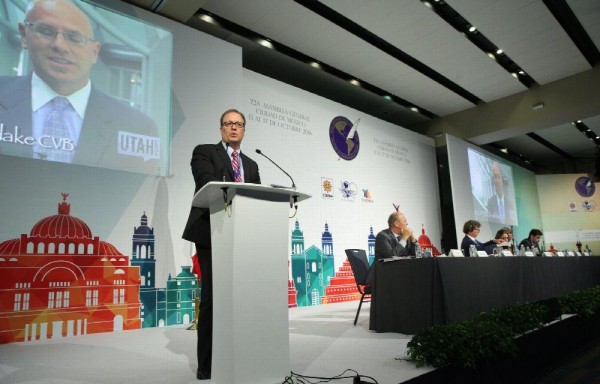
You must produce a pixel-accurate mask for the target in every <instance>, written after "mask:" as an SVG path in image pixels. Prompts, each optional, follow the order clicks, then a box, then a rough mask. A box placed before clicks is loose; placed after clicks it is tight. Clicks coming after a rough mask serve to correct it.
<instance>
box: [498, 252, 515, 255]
mask: <svg viewBox="0 0 600 384" xmlns="http://www.w3.org/2000/svg"><path fill="white" fill-rule="evenodd" d="M500 254H501V255H502V256H513V254H512V252H511V251H502V252H500Z"/></svg>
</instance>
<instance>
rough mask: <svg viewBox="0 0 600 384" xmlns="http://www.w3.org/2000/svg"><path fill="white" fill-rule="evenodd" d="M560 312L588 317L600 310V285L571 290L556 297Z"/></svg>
mask: <svg viewBox="0 0 600 384" xmlns="http://www.w3.org/2000/svg"><path fill="white" fill-rule="evenodd" d="M558 303H559V305H560V310H561V312H562V313H564V314H567V313H574V314H577V315H579V316H581V317H590V316H593V315H594V314H596V313H597V312H599V311H600V285H597V286H595V287H593V288H588V289H582V290H579V291H574V292H571V293H569V294H567V295H564V296H561V297H559V298H558Z"/></svg>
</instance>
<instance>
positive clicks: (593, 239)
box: [536, 174, 600, 255]
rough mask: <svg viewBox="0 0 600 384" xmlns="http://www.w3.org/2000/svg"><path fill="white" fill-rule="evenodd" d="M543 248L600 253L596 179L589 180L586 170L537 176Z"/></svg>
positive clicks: (599, 222) (599, 219) (599, 216)
mask: <svg viewBox="0 0 600 384" xmlns="http://www.w3.org/2000/svg"><path fill="white" fill-rule="evenodd" d="M536 180H537V184H538V190H539V191H540V207H541V209H542V212H543V214H542V222H543V227H544V238H545V240H546V248H548V247H549V245H550V243H552V245H553V246H554V247H555V248H557V249H561V250H562V249H569V250H575V246H576V244H577V242H578V241H579V242H580V243H581V246H582V249H583V250H585V249H586V247H587V248H589V249H591V250H592V252H593V253H594V254H595V255H599V254H600V214H599V213H598V203H599V199H598V196H599V193H600V192H598V183H596V184H595V185H594V184H593V183H589V177H588V175H586V174H567V175H539V176H536Z"/></svg>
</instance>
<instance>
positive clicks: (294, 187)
mask: <svg viewBox="0 0 600 384" xmlns="http://www.w3.org/2000/svg"><path fill="white" fill-rule="evenodd" d="M256 153H258V154H259V155H262V156H264V157H266V158H267V160H269V161H270V162H271V163H273V164H274V165H275V166H276V167H277V168H279V169H281V172H283V173H285V174H286V175H287V177H289V178H290V180H292V189H296V183H294V179H292V176H290V174H289V173H287V172H286V171H284V170H283V168H281V167H280V166H279V165H277V163H276V162H274V161H273V160H271V159H270V158H269V156H267V155H265V154H264V153H262V151H261V150H260V149H257V150H256Z"/></svg>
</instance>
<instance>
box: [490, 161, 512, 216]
mask: <svg viewBox="0 0 600 384" xmlns="http://www.w3.org/2000/svg"><path fill="white" fill-rule="evenodd" d="M492 181H493V182H494V190H495V193H494V195H493V196H491V197H490V198H489V200H488V202H487V211H488V217H489V219H490V221H494V222H499V223H502V224H507V223H508V222H509V218H510V214H511V213H510V212H511V211H512V210H514V205H513V204H512V202H511V201H510V199H508V198H507V196H506V193H505V191H504V178H503V177H502V171H501V170H500V164H498V162H494V163H493V164H492Z"/></svg>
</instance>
